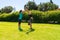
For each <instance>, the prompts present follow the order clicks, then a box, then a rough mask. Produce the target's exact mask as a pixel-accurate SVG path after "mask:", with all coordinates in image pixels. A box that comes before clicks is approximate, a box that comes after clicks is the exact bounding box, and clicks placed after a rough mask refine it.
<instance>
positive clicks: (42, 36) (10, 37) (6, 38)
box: [0, 22, 60, 40]
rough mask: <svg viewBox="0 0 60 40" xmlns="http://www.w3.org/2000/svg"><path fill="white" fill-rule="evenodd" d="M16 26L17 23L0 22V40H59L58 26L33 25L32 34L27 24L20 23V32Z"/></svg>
mask: <svg viewBox="0 0 60 40" xmlns="http://www.w3.org/2000/svg"><path fill="white" fill-rule="evenodd" d="M17 25H18V23H17V22H0V40H60V25H59V24H41V23H40V24H38V23H33V28H34V29H35V31H33V32H29V26H28V25H27V23H22V29H23V31H22V32H21V31H19V30H18V26H17ZM27 32H28V34H26V33H27Z"/></svg>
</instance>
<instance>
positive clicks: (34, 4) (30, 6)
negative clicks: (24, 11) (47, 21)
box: [24, 1, 37, 10]
mask: <svg viewBox="0 0 60 40" xmlns="http://www.w3.org/2000/svg"><path fill="white" fill-rule="evenodd" d="M26 6H28V8H29V10H37V5H36V3H35V2H33V1H29V2H28V3H27V4H25V6H24V8H26Z"/></svg>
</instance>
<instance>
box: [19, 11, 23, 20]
mask: <svg viewBox="0 0 60 40" xmlns="http://www.w3.org/2000/svg"><path fill="white" fill-rule="evenodd" d="M22 17H23V13H22V12H21V13H19V19H21V20H22Z"/></svg>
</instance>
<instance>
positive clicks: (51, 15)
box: [0, 10, 60, 23]
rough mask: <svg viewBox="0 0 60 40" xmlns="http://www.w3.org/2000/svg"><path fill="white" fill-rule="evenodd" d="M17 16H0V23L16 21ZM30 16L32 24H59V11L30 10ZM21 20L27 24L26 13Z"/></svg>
mask: <svg viewBox="0 0 60 40" xmlns="http://www.w3.org/2000/svg"><path fill="white" fill-rule="evenodd" d="M18 14H19V13H18V12H13V13H10V14H7V13H3V14H0V21H18ZM32 15H33V22H34V23H60V10H55V11H47V12H42V11H37V10H32ZM23 20H26V22H27V20H28V13H27V12H25V13H24V17H23Z"/></svg>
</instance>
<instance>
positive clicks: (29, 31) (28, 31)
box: [26, 29, 35, 34]
mask: <svg viewBox="0 0 60 40" xmlns="http://www.w3.org/2000/svg"><path fill="white" fill-rule="evenodd" d="M34 31H35V29H32V30H27V32H26V34H29V33H31V32H34Z"/></svg>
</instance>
